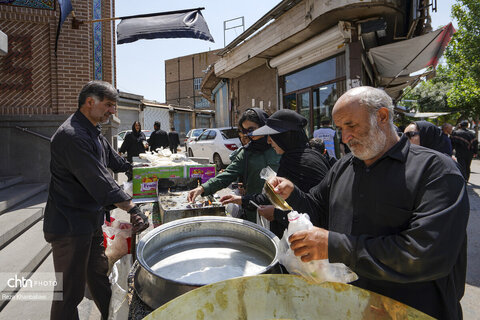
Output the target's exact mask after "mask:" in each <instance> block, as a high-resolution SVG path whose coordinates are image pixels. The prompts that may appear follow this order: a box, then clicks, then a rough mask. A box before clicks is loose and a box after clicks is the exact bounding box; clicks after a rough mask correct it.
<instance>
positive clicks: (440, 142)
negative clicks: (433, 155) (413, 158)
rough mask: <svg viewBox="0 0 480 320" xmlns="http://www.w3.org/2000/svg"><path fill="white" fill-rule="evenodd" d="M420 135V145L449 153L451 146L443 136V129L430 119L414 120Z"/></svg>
mask: <svg viewBox="0 0 480 320" xmlns="http://www.w3.org/2000/svg"><path fill="white" fill-rule="evenodd" d="M414 123H415V125H416V126H417V128H418V132H419V135H420V145H421V146H422V147H425V148H429V149H433V150H436V151H439V152H442V153H446V154H448V153H449V148H448V146H447V144H446V142H445V139H444V138H443V137H442V130H440V129H439V128H437V126H435V125H434V124H433V123H430V122H428V121H416V122H414Z"/></svg>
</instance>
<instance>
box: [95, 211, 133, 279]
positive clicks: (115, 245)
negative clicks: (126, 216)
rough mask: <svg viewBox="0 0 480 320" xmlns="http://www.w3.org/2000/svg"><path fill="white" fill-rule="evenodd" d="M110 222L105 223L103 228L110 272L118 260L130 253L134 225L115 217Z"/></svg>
mask: <svg viewBox="0 0 480 320" xmlns="http://www.w3.org/2000/svg"><path fill="white" fill-rule="evenodd" d="M110 220H111V222H107V221H105V223H104V224H103V226H102V230H103V237H104V244H105V255H106V256H107V258H108V265H109V270H111V267H112V266H113V264H114V263H115V262H116V261H117V260H118V259H120V258H122V257H123V256H125V255H126V254H128V253H129V249H130V248H129V245H130V243H131V239H132V224H131V223H130V222H126V221H122V220H119V219H115V218H113V217H111V218H110Z"/></svg>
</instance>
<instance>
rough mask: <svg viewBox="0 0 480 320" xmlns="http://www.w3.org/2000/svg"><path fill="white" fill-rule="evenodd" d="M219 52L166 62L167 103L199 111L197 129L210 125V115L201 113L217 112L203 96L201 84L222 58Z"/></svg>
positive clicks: (203, 53)
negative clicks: (207, 111)
mask: <svg viewBox="0 0 480 320" xmlns="http://www.w3.org/2000/svg"><path fill="white" fill-rule="evenodd" d="M217 52H218V50H215V51H207V52H201V53H196V54H192V55H188V56H183V57H178V58H174V59H170V60H165V97H166V103H167V104H168V105H172V106H175V107H181V108H190V109H192V110H197V111H199V112H198V117H196V119H195V121H194V123H195V127H197V128H200V127H205V125H206V124H207V123H210V119H209V118H210V117H209V116H208V113H205V112H200V111H205V110H212V111H214V110H215V106H214V104H212V103H211V101H209V99H207V98H205V97H204V96H203V95H202V92H201V84H202V81H203V78H204V76H205V74H206V73H207V72H208V71H209V69H210V68H212V67H213V64H214V63H215V61H217V60H218V59H219V58H220V57H219V56H218V55H217ZM212 115H213V113H212Z"/></svg>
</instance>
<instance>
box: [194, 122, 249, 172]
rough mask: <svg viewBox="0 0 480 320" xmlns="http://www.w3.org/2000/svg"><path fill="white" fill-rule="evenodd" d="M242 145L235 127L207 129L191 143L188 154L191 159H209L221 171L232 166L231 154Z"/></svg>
mask: <svg viewBox="0 0 480 320" xmlns="http://www.w3.org/2000/svg"><path fill="white" fill-rule="evenodd" d="M241 145H242V144H241V143H240V139H239V138H238V131H237V128H235V127H233V128H232V127H227V128H214V129H206V130H205V131H203V132H202V134H201V135H200V136H198V138H196V139H195V140H193V141H191V142H190V143H189V146H188V150H187V154H188V156H189V157H200V158H208V159H209V160H210V162H212V163H215V166H216V167H217V170H220V169H222V168H223V167H224V165H227V164H230V158H229V156H230V154H231V153H232V152H233V151H234V150H236V149H238V148H240V146H241Z"/></svg>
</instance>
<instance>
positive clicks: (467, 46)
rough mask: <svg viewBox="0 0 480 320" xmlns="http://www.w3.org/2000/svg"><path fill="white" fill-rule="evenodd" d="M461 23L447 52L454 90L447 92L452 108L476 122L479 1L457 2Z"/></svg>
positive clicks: (455, 15)
mask: <svg viewBox="0 0 480 320" xmlns="http://www.w3.org/2000/svg"><path fill="white" fill-rule="evenodd" d="M452 17H453V18H454V19H456V20H457V22H458V30H457V32H456V33H455V34H454V35H453V38H452V41H451V42H450V44H449V46H448V47H447V50H446V52H445V56H446V60H447V64H448V69H449V78H450V81H451V84H452V88H451V89H450V90H449V91H448V93H447V95H448V100H447V101H448V104H449V106H450V107H452V108H455V109H458V110H461V113H462V115H463V116H464V117H472V118H474V119H475V120H477V119H478V117H479V115H480V1H478V0H458V1H457V3H456V4H454V5H453V6H452Z"/></svg>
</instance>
